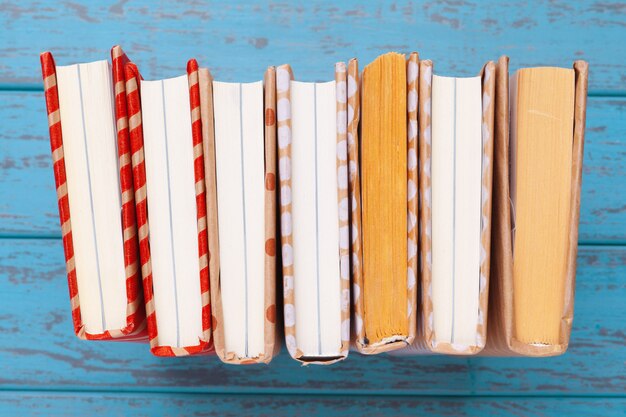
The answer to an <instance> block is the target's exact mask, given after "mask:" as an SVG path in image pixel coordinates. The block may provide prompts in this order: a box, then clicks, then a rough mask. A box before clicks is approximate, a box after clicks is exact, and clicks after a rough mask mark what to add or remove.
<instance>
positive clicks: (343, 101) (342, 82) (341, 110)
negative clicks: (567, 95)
mask: <svg viewBox="0 0 626 417" xmlns="http://www.w3.org/2000/svg"><path fill="white" fill-rule="evenodd" d="M347 77H348V74H347V68H346V64H345V63H344V62H338V63H337V64H335V91H336V93H335V94H336V103H337V202H338V203H339V223H338V225H337V227H338V228H339V275H340V283H341V288H340V291H341V294H340V297H341V298H340V300H341V348H340V354H341V356H342V358H341V359H345V358H346V357H347V356H348V351H349V349H350V219H349V213H350V210H349V202H348V201H349V197H348V91H347V90H348V85H347V84H348V81H347Z"/></svg>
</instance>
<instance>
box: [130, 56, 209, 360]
mask: <svg viewBox="0 0 626 417" xmlns="http://www.w3.org/2000/svg"><path fill="white" fill-rule="evenodd" d="M187 76H188V79H189V97H190V103H189V104H190V112H191V121H192V126H191V130H192V137H193V157H194V175H195V182H196V183H195V187H196V205H197V224H198V262H199V266H200V276H199V279H200V290H201V301H202V330H203V332H202V338H200V339H199V341H198V344H197V345H193V346H185V347H175V346H165V345H161V344H159V331H158V327H157V320H156V314H157V311H155V303H154V291H153V279H152V267H151V262H150V243H149V226H148V202H147V189H146V167H145V161H144V149H143V144H144V139H143V128H142V118H141V95H140V91H139V89H140V80H141V79H142V78H141V75H140V74H139V71H138V69H137V66H136V65H135V64H133V63H128V64H126V66H125V79H126V98H127V104H128V115H129V117H128V125H129V131H130V144H131V146H130V147H131V154H132V157H131V160H132V167H133V180H134V185H135V206H136V210H137V228H138V236H139V253H140V259H141V271H142V275H143V288H144V297H145V303H146V313H147V321H148V334H149V337H150V351H151V352H152V353H153V354H154V355H156V356H188V355H199V354H209V353H212V352H213V341H212V338H211V305H210V296H209V267H208V261H209V251H208V237H207V218H206V189H205V182H204V158H203V150H202V122H201V119H200V89H199V84H198V64H197V62H196V60H195V59H192V60H190V61H189V62H188V64H187Z"/></svg>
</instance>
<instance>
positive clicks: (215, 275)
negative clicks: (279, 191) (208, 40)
mask: <svg viewBox="0 0 626 417" xmlns="http://www.w3.org/2000/svg"><path fill="white" fill-rule="evenodd" d="M198 74H199V82H200V117H201V120H202V143H203V148H204V163H205V167H206V169H205V171H206V189H207V199H206V201H207V203H206V204H207V218H208V226H207V229H208V240H209V242H208V243H209V245H208V246H209V254H210V256H209V276H210V282H211V304H212V306H211V315H212V322H213V337H214V339H213V340H214V344H215V351H216V353H217V355H218V356H219V358H220V359H221V360H222V361H223V362H225V363H229V364H256V363H266V364H267V363H269V362H270V361H271V360H272V358H273V357H274V356H275V355H276V354H277V353H278V352H279V351H280V340H279V336H280V335H279V333H278V332H277V327H276V320H277V317H276V314H277V309H276V280H277V271H278V269H277V258H276V250H277V248H276V244H277V226H276V204H277V198H276V165H277V163H276V70H275V68H274V67H270V68H268V69H267V71H266V72H265V76H264V86H263V89H264V130H265V132H264V134H265V285H264V296H265V308H264V311H265V318H264V344H265V351H264V353H263V354H261V355H259V356H258V357H254V358H241V357H238V356H237V354H235V353H234V352H228V351H226V349H225V343H224V321H223V303H222V297H221V291H220V259H219V238H218V216H219V213H218V210H217V207H218V204H217V182H216V162H215V127H214V123H213V113H214V109H213V87H212V81H213V77H212V76H211V73H210V72H209V70H208V69H206V68H200V69H199V71H198Z"/></svg>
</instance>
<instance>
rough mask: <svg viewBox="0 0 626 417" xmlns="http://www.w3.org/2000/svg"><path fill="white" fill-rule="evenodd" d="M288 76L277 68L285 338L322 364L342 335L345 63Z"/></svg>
mask: <svg viewBox="0 0 626 417" xmlns="http://www.w3.org/2000/svg"><path fill="white" fill-rule="evenodd" d="M292 78H293V76H292V72H291V68H290V67H289V66H286V65H283V66H280V67H278V68H277V70H276V86H277V120H278V152H279V175H280V194H279V195H280V221H281V227H280V228H281V242H282V263H283V287H284V288H283V297H284V325H285V344H286V346H287V349H288V351H289V353H290V355H291V356H292V357H293V358H294V359H296V360H299V361H301V362H303V363H307V364H308V363H317V364H329V363H333V362H336V361H338V360H342V359H344V358H345V357H346V356H347V354H348V348H349V342H350V289H349V283H350V272H349V271H350V266H349V223H348V221H349V201H348V166H347V140H346V139H347V125H348V114H347V111H346V110H347V107H346V106H347V98H348V96H347V70H346V65H345V64H344V63H338V64H336V65H335V80H333V81H329V82H316V83H312V82H299V81H294V80H293V79H292Z"/></svg>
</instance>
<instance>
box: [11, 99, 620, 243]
mask: <svg viewBox="0 0 626 417" xmlns="http://www.w3.org/2000/svg"><path fill="white" fill-rule="evenodd" d="M45 114H46V113H45V103H44V100H43V96H42V94H41V93H34V92H0V124H1V125H2V126H3V129H0V149H2V151H1V152H0V195H3V196H7V198H2V199H0V234H4V235H7V234H20V235H24V234H33V235H35V236H41V235H53V236H60V227H59V220H58V211H57V204H56V194H55V189H54V178H53V175H52V167H51V164H52V160H51V158H50V144H49V138H48V130H47V129H48V128H47V119H46V116H45ZM624 120H626V99H621V98H592V99H590V100H589V108H588V112H587V134H586V138H585V142H586V143H585V159H584V165H583V170H584V172H583V192H582V195H583V198H582V207H581V216H580V217H581V220H580V239H581V241H583V242H589V241H598V240H611V241H626V201H625V199H624V195H626V183H625V182H624V181H623V179H624V178H626V123H625V122H624ZM620 179H622V181H620Z"/></svg>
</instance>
